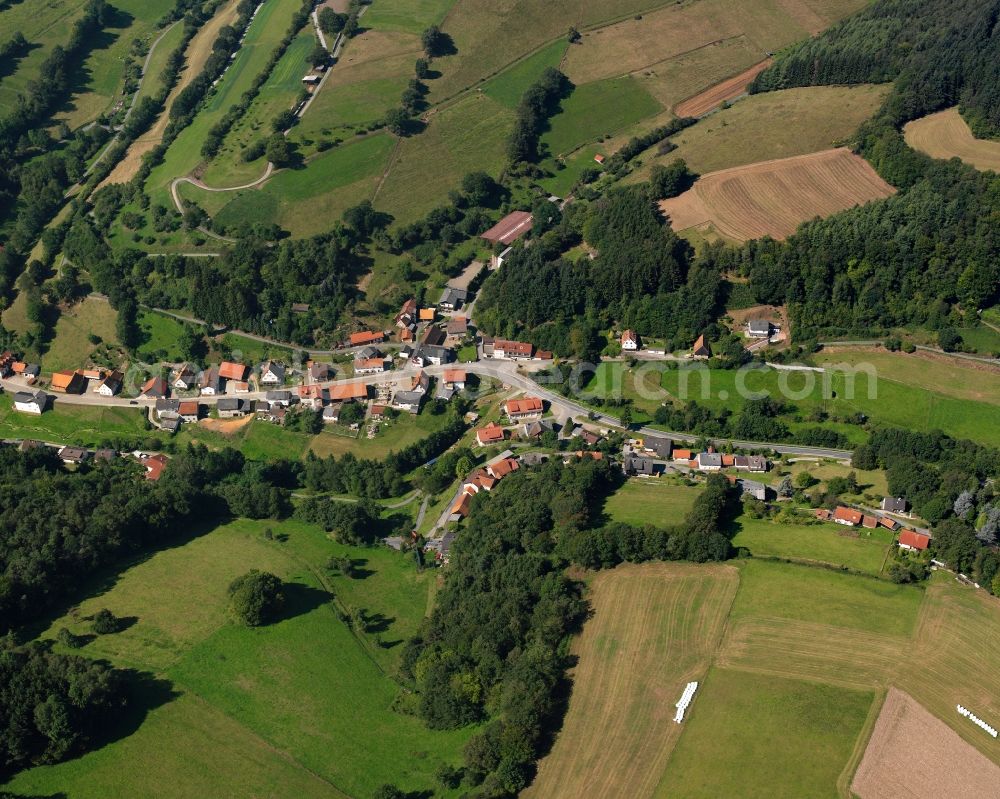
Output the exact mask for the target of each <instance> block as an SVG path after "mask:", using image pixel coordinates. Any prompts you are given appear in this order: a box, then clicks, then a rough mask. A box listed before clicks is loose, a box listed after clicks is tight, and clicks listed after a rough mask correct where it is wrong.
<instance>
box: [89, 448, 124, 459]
mask: <svg viewBox="0 0 1000 799" xmlns="http://www.w3.org/2000/svg"><path fill="white" fill-rule="evenodd" d="M117 457H118V453H117V452H115V451H114V450H113V449H109V448H108V447H102V448H101V449H97V450H94V460H95V461H101V462H103V463H111V461H113V460H115V459H116V458H117Z"/></svg>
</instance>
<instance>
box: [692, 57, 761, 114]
mask: <svg viewBox="0 0 1000 799" xmlns="http://www.w3.org/2000/svg"><path fill="white" fill-rule="evenodd" d="M773 60H774V59H772V58H766V59H764V60H763V61H761V62H760V63H759V64H754V65H753V66H752V67H750V69H745V70H743V72H741V73H740V74H738V75H733V77H731V78H726V80H724V81H722V82H721V83H716V84H715V85H714V86H712V87H710V88H708V89H705V91H703V92H699V93H698V94H696V95H695V96H694V97H689V98H688V99H687V100H685V101H684V102H683V103H678V104H677V105H676V106H675V107H674V114H675V115H676V116H679V117H695V118H697V117H701V116H704V115H705V114H707V113H708V112H709V111H712V110H714V109H716V108H718V107H719V106H720V105H722V104H723V103H725V102H727V101H729V100H734V99H736V98H737V97H739V96H740V95H741V94H743V93H744V92H746V90H747V86H749V85H750V84H751V83H752V82H753V79H754V78H756V77H757V76H758V75H759V74H760V73H761V72H763V71H764V70H765V69H767V68H768V67H769V66H770V65H771V62H772V61H773Z"/></svg>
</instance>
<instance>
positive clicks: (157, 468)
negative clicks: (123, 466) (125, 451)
mask: <svg viewBox="0 0 1000 799" xmlns="http://www.w3.org/2000/svg"><path fill="white" fill-rule="evenodd" d="M137 457H138V458H139V463H141V464H142V466H143V468H145V470H146V479H147V480H159V479H160V475H162V474H163V470H164V469H166V468H167V464H168V463H170V461H169V459H168V458H167V456H166V455H162V454H160V453H159V452H156V453H153V454H149V453H146V452H142V453H137Z"/></svg>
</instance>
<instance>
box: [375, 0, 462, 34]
mask: <svg viewBox="0 0 1000 799" xmlns="http://www.w3.org/2000/svg"><path fill="white" fill-rule="evenodd" d="M453 5H455V0H393V2H391V3H372V5H371V6H370V7H369V8H368V10H367V11H366V12H365V15H364V16H363V17H362V18H361V24H362V26H363V27H365V28H373V29H374V30H384V31H402V32H404V33H415V34H417V35H419V34H420V33H422V32H423V31H424V29H426V28H428V27H429V26H431V25H439V24H440V23H441V21H442V20H443V19H444V18H445V15H446V14H447V13H448V11H449V9H450V8H451V7H452V6H453Z"/></svg>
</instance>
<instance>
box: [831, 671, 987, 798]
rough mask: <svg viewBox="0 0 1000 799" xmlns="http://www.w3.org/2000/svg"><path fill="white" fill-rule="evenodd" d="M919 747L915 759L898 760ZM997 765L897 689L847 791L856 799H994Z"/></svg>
mask: <svg viewBox="0 0 1000 799" xmlns="http://www.w3.org/2000/svg"><path fill="white" fill-rule="evenodd" d="M915 743H919V757H906V756H902V754H903V753H904V752H910V751H913V746H914V744H915ZM998 784H1000V767H998V766H997V765H996V764H995V763H992V762H990V760H989V759H987V758H986V757H984V756H983V755H981V754H980V753H979V752H977V751H976V750H975V749H973V748H972V747H971V746H969V744H967V743H966V742H965V741H963V740H962V739H961V738H960V737H959V736H958V735H956V734H955V733H954V732H953V731H952V730H951V729H949V727H948V725H947V724H945V723H944V722H942V721H940V720H939V719H937V718H935V717H934V716H933V715H932V714H931V713H929V712H928V711H927V710H925V709H924V708H923V707H922V706H921V705H920V703H918V702H917V701H916V700H915V699H913V697H911V696H908V695H907V694H905V693H903V692H902V691H899V690H897V689H895V688H890V689H889V695H888V697H887V698H886V700H885V704H884V705H883V706H882V712H881V713H880V714H879V717H878V721H877V722H876V724H875V730H874V732H873V733H872V737H871V740H869V742H868V748H867V749H866V750H865V756H864V759H862V761H861V765H860V767H859V768H858V771H857V773H856V774H855V775H854V781H853V782H852V783H851V790H852V791H853V792H854V793H855V794H857V795H858V796H859V797H860V799H893V797H898V796H906V797H910V799H935V797H938V796H962V797H970V799H971V797H987V796H995V795H996V790H997V785H998Z"/></svg>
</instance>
